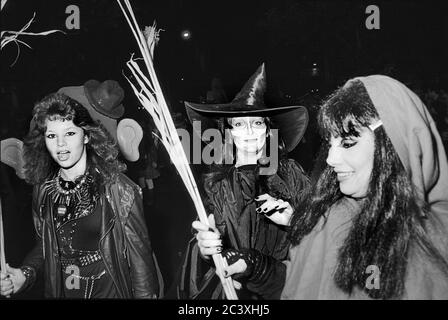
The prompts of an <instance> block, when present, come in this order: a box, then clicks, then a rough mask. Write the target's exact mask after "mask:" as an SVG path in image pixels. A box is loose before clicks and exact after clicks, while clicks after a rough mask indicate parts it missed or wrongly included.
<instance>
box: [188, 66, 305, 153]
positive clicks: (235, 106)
mask: <svg viewBox="0 0 448 320" xmlns="http://www.w3.org/2000/svg"><path fill="white" fill-rule="evenodd" d="M265 91H266V72H265V67H264V63H263V64H262V65H261V66H260V67H259V68H258V69H257V71H256V72H255V73H254V74H253V75H252V77H250V79H249V80H248V81H247V82H246V84H245V85H244V87H243V88H242V89H241V91H240V92H239V93H238V94H237V95H236V96H235V98H234V99H233V100H232V101H231V102H229V103H219V104H198V103H192V102H187V101H185V107H186V111H187V115H188V118H189V120H190V122H191V123H193V122H194V121H200V123H201V129H203V130H205V129H207V128H217V127H218V123H219V122H220V121H222V120H221V119H222V118H231V117H253V116H260V117H269V118H270V120H271V124H272V128H274V129H278V130H279V135H280V137H281V138H282V140H283V142H284V143H285V146H286V150H287V151H288V152H290V151H292V150H293V149H294V148H295V147H296V146H297V145H298V144H299V142H300V140H301V139H302V137H303V135H304V133H305V130H306V127H307V125H308V111H307V109H306V108H305V107H302V106H287V107H277V108H268V107H267V106H266V105H265V103H264V93H265ZM196 133H197V134H199V136H201V133H200V132H196Z"/></svg>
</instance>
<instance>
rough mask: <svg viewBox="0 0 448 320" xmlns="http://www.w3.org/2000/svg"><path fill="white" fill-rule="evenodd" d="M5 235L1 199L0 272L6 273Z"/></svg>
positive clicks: (0, 201)
mask: <svg viewBox="0 0 448 320" xmlns="http://www.w3.org/2000/svg"><path fill="white" fill-rule="evenodd" d="M3 235H4V233H3V215H2V199H1V198H0V270H1V271H3V272H4V273H6V258H5V239H4V236H3Z"/></svg>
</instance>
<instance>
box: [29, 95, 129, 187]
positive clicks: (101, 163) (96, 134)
mask: <svg viewBox="0 0 448 320" xmlns="http://www.w3.org/2000/svg"><path fill="white" fill-rule="evenodd" d="M47 120H65V121H70V120H72V121H73V123H74V124H75V125H76V126H78V127H80V128H82V129H83V130H84V134H85V135H87V136H88V137H89V142H88V143H87V145H86V148H87V149H86V151H87V166H88V168H89V172H90V174H92V175H93V176H94V178H95V179H94V180H95V182H96V184H97V185H101V184H103V183H104V182H109V181H111V180H112V179H114V178H115V177H116V175H117V174H118V173H120V172H122V171H124V170H125V169H126V166H125V165H124V164H123V163H121V162H120V161H119V160H118V159H117V157H118V154H119V152H118V149H117V147H116V143H115V142H114V140H113V138H112V137H111V136H110V134H109V133H108V132H107V130H106V129H105V128H104V127H103V125H101V124H100V123H99V122H96V121H94V120H93V119H92V117H91V116H90V114H89V112H88V111H87V109H86V108H84V107H83V106H82V105H81V104H80V103H78V102H77V101H76V100H74V99H72V98H70V97H68V96H66V95H64V94H60V93H52V94H49V95H48V96H46V97H45V98H43V99H42V100H41V101H40V102H38V103H36V105H35V106H34V109H33V118H32V120H31V125H30V130H29V133H28V135H27V136H26V137H25V139H24V150H23V157H24V161H25V166H24V168H25V180H26V181H27V182H28V183H30V184H33V185H34V184H40V183H42V182H44V181H46V180H47V179H50V178H51V177H53V176H54V175H55V174H56V173H57V171H58V170H59V166H58V164H57V163H56V162H55V161H54V160H53V158H52V157H51V155H50V153H49V152H48V150H47V147H46V145H45V131H46V121H47Z"/></svg>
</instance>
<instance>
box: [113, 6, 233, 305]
mask: <svg viewBox="0 0 448 320" xmlns="http://www.w3.org/2000/svg"><path fill="white" fill-rule="evenodd" d="M117 2H118V4H119V5H120V8H121V10H122V11H123V14H124V16H125V18H126V20H127V22H128V24H129V26H130V28H131V31H132V33H133V34H134V37H135V39H136V40H137V44H138V46H139V49H140V52H141V53H142V56H143V60H144V61H145V65H146V68H147V71H148V75H149V79H148V77H146V76H145V74H144V73H143V72H142V71H141V70H140V67H139V65H138V64H137V62H136V61H135V59H133V58H131V59H130V60H129V61H128V62H127V66H128V68H129V70H130V71H131V73H132V75H133V77H134V80H133V81H131V80H130V79H129V78H127V80H128V81H129V83H130V85H131V87H132V89H133V91H134V93H135V95H136V96H137V98H138V99H139V101H140V102H141V104H142V105H143V106H144V108H145V109H146V111H148V113H149V114H150V115H151V117H152V119H153V120H154V124H155V126H156V128H157V129H158V131H159V136H158V138H159V139H160V141H161V142H162V144H163V146H164V147H165V148H166V150H167V152H168V154H169V156H170V159H171V161H172V162H173V164H174V166H175V167H176V169H177V171H178V172H179V175H180V176H181V178H182V181H183V182H184V184H185V187H186V188H187V191H188V193H189V194H190V197H191V198H192V200H193V203H194V206H195V208H196V211H197V214H198V217H199V220H200V221H201V222H202V223H204V224H206V225H209V223H208V218H207V213H206V211H205V208H204V204H203V203H202V199H201V195H200V193H199V190H198V187H197V185H196V181H195V179H194V176H193V173H192V171H191V168H190V165H189V162H188V159H187V157H186V155H185V151H184V149H183V147H182V144H181V142H180V139H179V135H178V133H177V130H176V127H175V125H174V121H173V119H172V117H171V114H170V112H169V109H168V105H167V103H166V101H165V98H164V96H163V92H162V89H161V87H160V84H159V81H158V79H157V74H156V72H155V70H154V65H153V50H154V46H155V43H156V41H157V39H158V31H157V30H156V25H155V24H153V27H146V30H145V34H146V35H147V38H145V36H144V34H143V33H142V31H141V30H140V28H139V26H138V23H137V21H136V19H135V15H134V13H133V11H132V7H131V4H130V2H129V1H128V0H124V1H123V2H124V5H123V4H122V1H120V0H117ZM151 28H152V29H151ZM134 82H135V84H134ZM213 261H214V263H215V267H216V274H217V275H218V277H219V278H220V280H221V283H222V285H223V288H224V292H225V294H226V297H227V299H229V300H237V299H238V296H237V295H236V292H235V288H234V286H233V280H232V279H231V278H230V277H227V278H226V277H224V273H223V269H224V267H225V266H226V261H225V260H224V258H223V257H222V256H221V254H215V255H213Z"/></svg>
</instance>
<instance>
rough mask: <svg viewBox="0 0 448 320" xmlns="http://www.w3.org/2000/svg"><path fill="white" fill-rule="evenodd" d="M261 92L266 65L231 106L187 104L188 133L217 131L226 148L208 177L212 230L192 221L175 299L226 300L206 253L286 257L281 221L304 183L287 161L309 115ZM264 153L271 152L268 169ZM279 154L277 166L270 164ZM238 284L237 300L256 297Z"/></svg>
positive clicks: (297, 169)
mask: <svg viewBox="0 0 448 320" xmlns="http://www.w3.org/2000/svg"><path fill="white" fill-rule="evenodd" d="M265 89H266V73H265V68H264V64H263V65H261V66H260V67H259V68H258V70H257V71H256V73H255V74H254V75H253V76H252V77H251V78H250V79H249V80H248V82H247V83H246V84H245V86H244V87H243V88H242V90H241V91H240V92H239V93H238V94H237V95H236V97H235V98H234V99H233V101H231V102H230V103H227V104H211V105H210V104H194V103H189V102H186V110H187V114H188V116H189V119H190V121H191V122H192V123H193V128H197V127H195V122H196V121H200V122H199V123H200V124H201V127H202V129H204V128H209V127H214V128H218V129H219V130H220V132H221V134H222V136H226V133H227V137H230V139H229V141H227V143H224V144H223V145H224V148H223V149H224V151H223V153H222V156H223V158H225V159H223V160H222V162H221V163H218V164H214V165H213V166H212V170H211V172H210V173H208V174H206V175H205V179H204V180H205V181H204V182H205V183H204V188H205V191H206V193H207V197H206V198H207V199H205V203H206V207H208V208H209V213H210V215H209V221H210V225H211V226H212V228H211V229H209V227H208V226H206V225H204V224H202V223H201V222H199V221H194V222H193V228H194V229H195V230H196V232H197V234H196V237H195V238H194V239H193V240H192V241H191V242H190V244H189V247H188V250H187V252H186V255H185V260H184V262H183V265H182V275H181V279H182V280H181V281H180V282H179V283H177V293H178V298H183V299H221V298H223V297H224V295H223V290H222V287H221V283H220V281H219V278H218V277H217V276H216V274H215V268H214V265H213V260H212V259H211V255H213V254H216V253H220V252H223V250H226V249H230V248H233V249H253V250H256V251H257V252H260V254H262V255H265V256H269V257H272V258H274V259H278V260H283V259H285V258H286V255H287V252H288V246H289V243H288V240H287V238H286V234H287V231H286V229H285V227H284V226H282V225H280V224H278V223H281V222H282V221H283V222H284V221H288V220H289V217H290V216H291V214H292V212H293V208H294V207H296V206H297V205H298V204H299V202H300V201H301V199H300V195H301V191H302V190H304V189H305V188H306V187H307V185H308V178H307V177H306V176H305V174H304V172H303V170H302V168H301V166H300V165H299V164H298V163H297V162H295V161H294V160H292V159H287V158H286V157H285V155H286V153H287V152H289V151H291V150H293V149H294V148H295V147H296V146H297V144H298V143H299V142H300V140H301V138H302V136H303V134H304V132H305V129H306V126H307V124H308V113H307V110H306V109H305V108H304V107H301V106H288V107H280V108H268V107H266V106H265V104H264V100H263V97H264V93H265ZM277 130H278V135H277ZM229 146H230V147H229ZM233 148H236V152H235V157H233V156H232V152H233ZM266 149H270V150H271V154H270V155H269V158H270V159H271V162H270V163H269V160H268V158H267V157H266V156H267V154H266ZM273 153H275V154H273ZM277 153H278V159H279V161H278V165H277V163H273V162H275V159H277V157H275V156H277ZM229 159H230V160H229ZM238 284H241V287H240V288H239V290H237V294H238V296H239V298H240V299H258V298H259V296H258V295H257V294H255V293H254V292H253V290H252V288H251V287H250V286H247V285H246V283H244V282H242V283H238Z"/></svg>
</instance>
